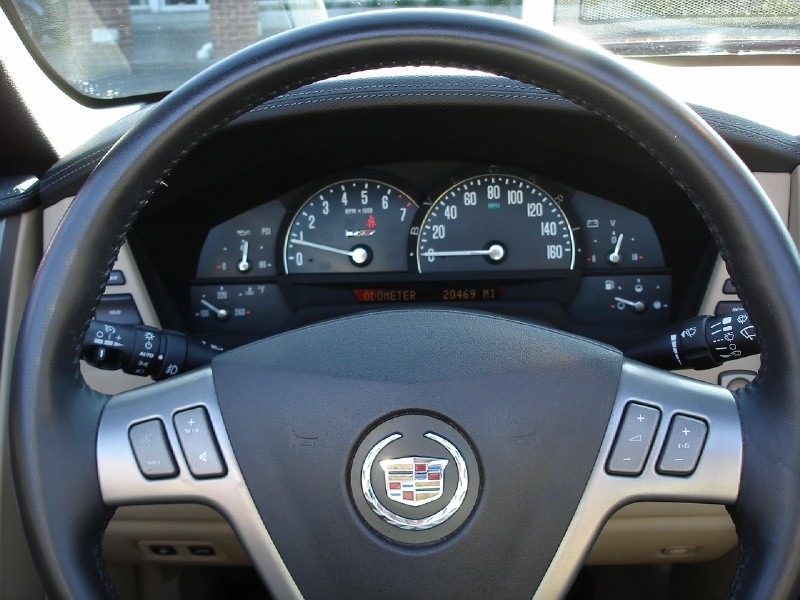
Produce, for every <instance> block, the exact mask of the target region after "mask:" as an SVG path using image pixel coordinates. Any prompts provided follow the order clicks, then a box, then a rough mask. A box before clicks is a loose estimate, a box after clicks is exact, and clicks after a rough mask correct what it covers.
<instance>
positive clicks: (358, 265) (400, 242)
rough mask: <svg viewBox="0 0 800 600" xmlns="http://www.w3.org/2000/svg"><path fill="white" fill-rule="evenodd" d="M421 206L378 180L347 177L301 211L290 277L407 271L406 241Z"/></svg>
mask: <svg viewBox="0 0 800 600" xmlns="http://www.w3.org/2000/svg"><path fill="white" fill-rule="evenodd" d="M416 212H417V204H416V203H415V202H414V200H412V199H411V197H410V196H408V195H407V194H406V193H405V192H402V191H401V190H399V189H398V188H396V187H394V186H392V185H389V184H388V183H384V182H382V181H376V180H373V179H347V180H344V181H339V182H337V183H335V184H333V185H329V186H327V187H325V188H323V189H321V190H318V191H317V192H315V193H314V194H313V195H312V196H311V197H310V198H308V199H307V200H306V201H305V203H303V205H302V206H301V207H300V209H299V210H298V211H297V213H296V214H295V216H294V219H293V220H292V223H291V225H290V226H289V231H288V232H287V234H286V242H285V245H284V266H285V268H286V272H287V273H292V274H296V273H347V272H350V273H354V272H360V271H372V272H392V271H407V270H408V260H407V258H406V240H407V239H408V231H409V227H410V226H411V222H412V221H413V219H414V216H415V215H416Z"/></svg>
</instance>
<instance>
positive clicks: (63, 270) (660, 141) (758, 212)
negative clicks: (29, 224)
mask: <svg viewBox="0 0 800 600" xmlns="http://www.w3.org/2000/svg"><path fill="white" fill-rule="evenodd" d="M403 65H442V66H453V67H460V68H466V69H473V70H480V71H486V72H491V73H495V74H498V75H503V76H506V77H509V78H512V79H515V80H518V81H521V82H525V83H531V84H535V85H538V86H541V87H544V88H547V89H550V90H552V91H555V92H557V93H559V94H561V95H562V96H564V97H565V98H568V99H571V100H573V101H575V102H576V103H578V104H581V105H582V106H584V107H586V108H587V109H588V110H590V111H592V112H595V113H597V114H599V115H601V116H602V117H603V118H605V119H606V120H608V121H609V122H611V123H612V124H614V125H615V126H616V127H618V128H619V129H621V130H622V131H624V132H625V133H626V134H627V135H629V136H630V137H631V138H632V139H633V140H635V141H636V142H637V143H638V144H639V145H640V146H642V148H644V149H645V150H646V151H647V152H648V153H649V154H651V155H652V156H653V157H654V158H655V159H656V160H657V161H658V162H659V163H660V164H662V165H663V166H664V168H665V169H666V170H667V171H668V172H669V173H670V174H671V175H672V177H673V178H674V179H675V181H676V182H677V183H678V184H679V185H680V186H681V187H682V189H684V190H685V191H686V193H687V195H688V196H689V197H690V199H691V200H692V202H693V203H694V204H695V206H696V207H697V209H698V210H699V211H700V212H701V214H702V215H703V217H704V218H705V220H706V222H707V223H708V225H709V227H710V229H711V232H712V234H713V235H714V238H715V239H716V241H717V244H718V246H719V248H720V251H721V254H722V256H723V258H724V259H725V260H726V263H727V264H728V266H729V270H730V273H731V276H732V278H733V279H734V282H735V284H736V286H737V289H738V290H739V292H740V294H741V297H742V300H743V302H744V303H745V306H746V308H747V310H748V311H749V312H750V314H751V316H752V318H753V321H754V322H755V323H756V324H757V326H758V332H759V337H760V343H761V348H762V360H763V363H764V366H763V367H762V371H761V373H760V374H759V377H758V378H757V380H756V381H755V382H754V383H753V384H752V385H750V386H748V387H747V388H744V389H742V390H740V391H738V392H737V394H736V399H737V405H738V408H739V413H740V418H741V422H742V431H743V448H744V461H743V469H742V476H741V485H740V493H739V498H738V500H737V502H736V503H735V505H733V506H732V507H731V514H732V516H733V518H734V521H735V523H736V527H737V533H738V536H739V540H740V564H739V568H738V570H737V574H736V579H735V581H734V582H733V586H732V588H731V597H735V598H740V597H741V598H790V597H794V596H796V595H797V593H798V591H800V587H799V586H798V581H799V580H800V564H798V561H797V560H796V557H795V556H794V552H795V549H796V548H797V547H799V546H800V514H799V513H800V511H795V510H792V509H791V507H796V506H798V505H800V477H798V470H799V467H800V464H799V462H798V461H800V452H799V451H798V450H800V427H797V426H796V424H797V423H800V397H799V396H800V388H798V386H796V385H795V382H796V381H797V380H798V375H800V345H798V344H797V343H796V338H797V334H798V332H800V305H798V304H797V303H796V302H791V301H787V299H793V298H800V278H798V272H799V271H798V265H800V262H798V255H797V252H796V250H795V248H794V245H793V243H792V241H791V239H790V238H789V237H788V235H787V233H786V230H785V229H784V228H783V226H782V224H781V223H780V220H779V218H778V217H777V215H776V213H775V211H774V210H773V209H772V207H771V205H770V203H769V201H768V200H767V199H766V197H765V195H764V193H763V191H762V190H761V189H760V187H759V186H758V184H757V183H756V182H755V180H754V179H753V177H752V175H751V174H750V173H749V171H748V170H747V168H746V167H745V165H744V164H743V163H742V162H741V161H740V160H739V159H738V157H736V156H735V155H734V153H733V152H732V151H731V150H730V149H729V148H728V147H727V145H726V144H725V143H724V142H723V141H722V140H721V139H720V138H719V137H718V136H717V135H716V133H714V132H713V131H712V130H711V128H710V127H708V126H707V125H706V124H705V123H704V122H703V121H702V120H701V119H700V118H699V117H698V116H697V115H696V114H695V113H693V112H692V111H691V110H690V109H688V108H687V107H686V106H684V105H682V104H680V103H677V102H675V101H674V100H672V99H670V98H669V97H667V96H666V95H665V94H663V93H662V92H660V91H659V90H657V89H656V88H654V87H653V86H652V85H650V84H648V83H647V82H645V81H644V80H642V79H641V78H640V77H638V76H637V75H635V74H633V73H632V72H631V71H629V70H628V69H627V68H626V67H625V66H623V65H622V64H621V63H620V62H619V61H617V60H616V59H615V58H613V57H611V56H610V55H607V54H604V53H602V52H599V51H597V50H594V49H589V48H585V47H582V46H577V45H574V44H573V43H570V42H567V41H564V40H562V39H559V38H558V37H556V36H555V35H553V34H552V33H547V32H543V31H537V30H533V29H530V28H528V27H526V26H524V25H523V24H521V23H518V22H513V21H511V20H505V19H498V18H489V17H485V16H482V15H478V14H474V13H465V12H458V13H456V12H449V11H432V10H425V11H415V10H400V11H386V12H375V13H369V14H362V15H356V16H351V17H345V18H341V19H333V20H330V21H327V22H324V23H321V24H318V25H314V26H310V27H306V28H303V29H298V30H294V31H291V32H288V33H286V34H282V35H280V36H277V37H274V38H270V39H267V40H264V41H263V42H261V43H259V44H256V45H254V46H252V47H250V48H247V49H245V50H243V51H241V52H239V53H237V54H235V55H233V56H231V57H229V58H227V59H225V60H223V61H221V62H220V63H218V64H216V65H214V66H213V67H211V68H210V69H208V70H207V71H205V72H203V73H201V74H200V75H198V76H196V77H195V78H193V79H192V80H190V81H189V82H187V83H186V84H184V85H183V86H182V87H181V88H179V89H178V90H176V91H175V92H173V93H171V94H170V95H169V96H167V97H166V98H165V99H164V100H163V101H161V102H160V103H159V104H158V105H156V106H155V107H154V108H153V109H152V110H151V111H150V113H149V114H148V115H147V116H146V117H145V118H144V119H143V120H142V122H140V123H139V125H137V126H136V127H134V128H133V129H132V130H131V131H129V132H128V133H127V134H126V135H125V136H124V137H123V138H122V139H121V140H120V141H119V142H118V143H117V144H116V145H115V146H114V147H113V148H112V150H111V151H110V152H109V153H108V155H107V156H106V157H105V158H104V159H103V161H102V162H101V163H100V165H99V166H98V167H97V169H96V170H95V172H94V173H93V174H92V176H91V177H90V178H89V179H88V181H87V182H86V184H85V185H84V186H83V188H82V189H81V191H80V193H79V194H78V196H77V197H76V199H75V201H74V203H73V205H72V206H71V208H70V209H69V211H68V213H67V215H66V217H65V218H64V220H63V222H62V223H61V225H60V226H59V228H58V230H57V232H56V235H55V237H54V239H53V241H52V243H51V245H50V247H49V249H48V252H47V253H46V256H45V258H44V260H43V261H42V264H41V266H40V268H39V271H38V274H37V276H36V279H35V282H34V286H33V289H32V291H31V295H30V298H29V302H28V306H27V308H26V311H25V315H24V318H23V322H22V325H21V328H20V332H19V342H18V346H17V355H16V361H15V366H14V373H13V389H12V404H11V415H10V424H11V443H12V458H13V468H14V476H15V482H16V486H17V491H18V495H19V501H20V507H21V510H22V517H23V522H24V526H25V529H26V532H27V535H28V538H29V541H30V543H31V547H32V550H33V554H34V557H35V560H36V563H37V565H38V567H39V569H40V573H41V576H42V579H43V581H44V584H45V587H46V590H47V593H48V594H49V595H50V596H52V597H54V598H62V597H63V598H82V599H89V598H103V597H108V596H109V595H113V589H112V587H111V586H110V584H109V581H108V578H107V575H106V573H105V571H104V568H103V565H102V560H101V554H100V541H101V539H102V534H103V531H104V529H105V526H106V524H107V521H108V519H109V518H110V515H111V510H110V509H109V508H108V507H106V506H105V504H104V503H103V500H102V496H101V492H100V486H99V483H98V475H97V471H96V464H97V463H96V461H97V458H96V448H95V439H96V436H97V428H98V423H99V420H100V415H101V413H102V410H103V407H104V406H105V404H106V402H107V401H108V397H107V396H104V395H102V394H99V393H96V392H93V391H91V390H89V389H88V387H87V386H86V384H85V383H84V382H83V381H82V378H81V376H80V372H79V369H78V350H79V346H80V343H81V340H82V338H83V334H84V332H85V330H86V328H87V324H88V322H89V320H90V319H91V317H92V315H93V312H94V309H95V307H96V305H97V302H98V299H99V297H100V295H101V294H102V291H103V288H104V285H105V283H106V281H107V279H108V275H109V271H110V269H111V266H112V265H113V262H114V259H115V257H116V255H117V252H118V250H119V248H120V246H121V244H122V242H123V240H124V238H125V235H126V234H127V232H128V231H129V229H130V227H131V225H132V223H133V222H134V220H135V218H136V216H137V214H138V213H139V211H140V210H141V208H142V207H143V206H144V205H145V204H146V203H147V202H148V200H149V199H150V197H151V196H152V195H153V193H154V190H156V189H157V186H158V185H159V183H160V182H161V181H162V180H163V179H164V178H165V177H167V176H168V174H169V172H170V171H171V169H172V168H173V167H174V166H175V165H176V164H177V163H178V162H180V161H181V160H182V159H183V158H184V157H185V156H186V155H187V154H188V153H189V152H191V150H192V149H194V148H195V147H197V146H198V145H199V144H200V143H201V142H202V141H203V140H205V139H206V138H208V137H209V136H210V135H212V134H213V133H214V132H215V131H216V130H218V129H219V128H221V127H222V126H224V125H225V124H227V123H228V122H230V121H231V120H233V119H234V118H236V117H237V116H239V115H241V114H242V113H244V112H246V111H247V110H249V109H250V108H252V107H254V106H257V105H259V104H261V103H263V102H265V101H267V100H269V99H271V98H273V97H276V96H278V95H281V94H283V93H285V92H287V91H289V90H292V89H295V88H298V87H301V86H303V85H305V84H308V83H312V82H314V81H318V80H321V79H325V78H329V77H332V76H335V75H340V74H346V73H351V72H355V71H361V70H368V69H373V68H382V67H388V66H403ZM67 450H68V451H67ZM787 507H790V509H789V510H787Z"/></svg>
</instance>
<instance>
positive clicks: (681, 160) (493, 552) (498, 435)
mask: <svg viewBox="0 0 800 600" xmlns="http://www.w3.org/2000/svg"><path fill="white" fill-rule="evenodd" d="M399 65H447V66H455V67H462V68H467V69H477V70H481V71H487V72H491V73H495V74H498V75H504V76H507V77H510V78H512V79H515V80H518V81H522V82H526V83H535V84H536V85H540V86H543V87H545V88H548V89H550V90H553V91H556V92H558V93H559V94H561V95H562V96H564V97H566V98H569V99H571V100H573V101H575V102H577V103H579V104H581V105H583V106H584V107H586V108H587V109H588V110H590V111H593V112H595V113H597V114H599V115H601V116H602V117H603V118H605V119H607V120H608V121H610V122H611V123H613V124H614V125H615V126H616V127H618V128H619V129H621V130H622V131H624V132H625V133H626V134H627V135H629V136H630V137H631V138H632V139H633V140H635V141H636V142H637V143H638V144H639V145H640V146H641V147H642V148H643V149H644V150H646V151H647V152H648V153H650V154H651V155H652V156H653V157H654V158H655V159H656V160H657V161H659V162H660V163H661V164H662V165H663V167H664V168H665V169H666V170H667V171H668V172H669V173H670V174H671V175H672V177H673V178H674V179H675V181H676V182H678V184H679V185H680V186H681V187H682V188H683V189H684V190H685V192H686V193H687V195H688V196H689V197H690V198H691V200H692V201H693V202H694V204H695V205H696V206H697V209H698V210H699V211H700V212H701V213H702V215H703V217H704V218H705V219H706V222H707V223H708V226H709V228H710V229H711V232H712V233H713V235H714V237H715V239H716V241H717V244H718V246H719V248H720V251H721V253H722V256H723V257H724V258H725V260H726V262H727V264H728V266H729V269H730V273H731V275H732V277H733V278H734V281H735V284H736V287H737V289H738V290H739V291H740V293H741V297H742V300H743V301H744V303H745V305H746V307H747V310H748V311H749V313H750V315H751V316H752V319H753V321H754V322H755V323H756V324H757V326H758V331H759V335H760V343H761V348H762V360H763V363H764V366H763V368H762V371H761V373H760V374H759V377H758V378H757V380H756V381H755V382H754V383H753V384H752V385H750V386H748V387H746V388H744V389H742V390H739V391H737V392H736V393H735V395H733V394H731V393H730V392H728V391H727V390H724V389H722V388H720V387H717V386H711V385H707V384H702V383H699V382H696V381H693V380H690V379H687V378H684V377H680V376H677V375H673V374H670V373H667V372H663V371H659V370H656V369H653V368H649V367H646V366H644V365H641V364H637V363H634V362H632V361H628V360H626V359H624V357H623V356H621V354H620V353H619V352H618V351H616V350H615V349H612V348H609V347H607V346H604V345H602V344H598V343H596V342H593V341H591V340H587V339H583V338H579V337H576V336H572V335H568V334H566V333H563V332H559V331H555V330H551V329H548V328H545V327H540V326H535V325H531V324H526V323H521V322H518V321H514V320H510V319H505V318H499V317H495V316H490V315H486V314H481V313H477V312H469V311H455V310H436V309H432V308H416V309H409V310H402V311H398V310H394V311H386V312H370V313H365V314H359V315H357V316H352V317H347V318H342V319H338V320H334V321H329V322H324V323H320V324H316V325H312V326H309V327H306V328H304V329H300V330H297V331H291V332H288V333H285V334H282V335H279V336H276V337H273V338H271V339H266V340H263V341H261V342H257V343H255V344H252V345H250V346H247V347H246V348H242V349H238V350H235V351H231V352H227V353H225V354H223V355H220V356H219V357H218V358H216V359H215V360H214V361H213V363H212V364H211V365H210V366H209V367H206V368H203V369H199V370H196V371H193V372H190V373H187V374H184V375H181V376H178V377H175V378H173V379H170V380H167V381H165V382H161V383H157V384H153V385H149V386H146V387H144V388H140V389H137V390H134V391H131V392H126V393H123V394H120V395H118V396H114V397H109V396H106V395H103V394H100V393H97V392H95V391H93V390H91V389H89V388H88V386H87V385H86V384H85V383H84V382H83V380H82V378H81V376H80V372H79V369H78V351H79V346H80V343H81V340H82V338H83V335H84V332H85V331H86V329H87V325H88V323H89V320H90V319H91V317H92V314H93V311H94V308H95V306H96V304H97V302H98V299H99V297H100V295H101V293H102V291H103V288H104V284H105V282H106V281H107V279H108V275H109V271H110V269H111V265H112V264H113V262H114V259H115V257H116V254H117V252H118V250H119V248H120V245H121V244H122V241H123V239H124V238H125V235H126V234H127V233H128V231H129V230H130V227H131V224H132V223H133V222H134V220H135V219H136V216H137V214H138V213H139V211H140V210H141V208H142V207H143V206H144V205H145V203H146V202H147V201H148V200H149V199H150V197H151V196H152V195H153V192H154V190H155V189H156V187H157V186H158V185H159V182H161V181H162V180H163V179H164V178H165V177H166V176H167V175H168V174H169V173H170V171H171V169H172V168H173V167H174V166H175V165H176V164H177V163H178V162H180V161H181V160H182V159H183V158H184V157H185V156H186V155H187V154H188V153H189V152H190V151H191V150H192V149H193V148H195V147H196V146H197V145H198V144H200V143H201V142H202V141H203V140H205V139H206V138H207V137H209V136H210V135H212V134H213V133H214V132H215V131H216V130H218V129H219V128H220V127H222V126H224V125H225V124H226V123H228V122H229V121H231V120H232V119H234V118H236V117H237V116H238V115H241V114H242V113H243V112H245V111H247V110H248V109H250V108H252V107H254V106H256V105H258V104H260V103H263V102H264V101H266V100H269V99H270V98H273V97H276V96H278V95H280V94H283V93H285V92H287V91H289V90H292V89H295V88H298V87H300V86H302V85H305V84H308V83H311V82H314V81H318V80H321V79H324V78H328V77H331V76H334V75H339V74H344V73H350V72H354V71H359V70H366V69H372V68H377V67H387V66H399ZM798 264H799V263H798V255H797V252H796V251H795V249H794V246H793V244H792V241H791V239H790V238H789V237H788V234H787V232H786V230H785V229H784V227H783V226H782V224H781V223H780V220H779V218H778V217H777V216H776V213H775V212H774V210H773V209H772V207H771V205H770V204H769V202H768V201H767V199H766V198H765V196H764V193H763V192H762V190H761V189H760V188H759V186H758V185H757V183H756V182H755V180H754V179H753V177H752V176H751V174H750V173H749V172H748V170H747V168H746V167H745V166H744V164H742V162H741V161H740V160H739V159H738V158H737V157H736V156H735V155H734V154H733V152H732V151H731V150H730V149H729V148H728V147H727V146H726V145H725V143H724V142H723V141H722V140H721V139H720V138H719V137H718V136H717V135H716V134H715V133H714V132H713V131H712V130H711V129H710V128H709V127H708V126H707V125H706V124H705V123H704V122H703V121H702V120H701V119H700V118H699V117H697V115H695V114H694V113H693V112H692V111H691V110H689V109H688V108H687V107H685V106H684V105H682V104H679V103H676V102H675V101H673V100H671V99H670V98H668V97H667V96H666V95H664V94H663V93H662V92H660V91H658V90H657V89H655V88H654V87H652V86H651V85H649V84H648V83H646V82H644V81H643V80H642V79H640V78H639V77H638V76H636V75H634V74H632V73H631V72H630V71H629V70H628V69H627V68H626V67H625V66H623V65H622V64H621V63H620V62H618V61H617V60H616V59H614V58H613V57H611V56H609V55H606V54H604V53H602V52H599V51H597V50H593V49H587V48H585V47H582V46H578V45H573V44H572V43H568V42H566V41H564V40H562V39H559V38H558V37H556V36H555V35H554V34H552V33H547V32H543V31H537V30H534V29H530V28H528V27H527V26H524V25H523V24H521V23H518V22H513V21H510V20H504V19H498V18H493V17H486V16H481V15H478V14H472V13H463V12H458V13H455V12H448V11H430V10H425V11H424V12H420V11H414V10H408V11H405V10H404V11H387V12H375V13H370V14H363V15H357V16H352V17H345V18H341V19H333V20H330V21H327V22H325V23H322V24H319V25H314V26H311V27H307V28H303V29H298V30H294V31H291V32H288V33H286V34H283V35H280V36H277V37H275V38H271V39H267V40H264V41H263V42H261V43H259V44H256V45H255V46H252V47H250V48H247V49H245V50H243V51H241V52H239V53H237V54H235V55H233V56H231V57H229V58H227V59H225V60H223V61H221V62H220V63H218V64H216V65H214V66H213V67H211V68H210V69H208V70H207V71H205V72H203V73H201V74H200V75H198V76H197V77H195V78H194V79H192V80H190V81H189V82H187V83H186V84H185V85H183V86H182V87H181V88H179V89H178V90H176V91H175V92H173V93H172V94H170V95H169V96H167V97H166V98H165V99H164V100H163V101H161V102H159V103H158V105H156V106H155V107H154V108H153V109H152V111H151V112H149V113H148V115H147V116H146V117H145V118H144V119H143V120H142V121H141V122H140V123H139V124H138V125H137V126H136V127H134V128H133V129H132V130H131V131H129V132H128V133H127V134H126V135H125V136H124V137H123V138H122V139H121V140H120V141H119V142H118V143H117V144H116V146H114V148H112V150H111V151H110V152H109V153H108V155H107V156H106V157H105V158H104V159H103V161H102V162H101V163H100V165H99V166H98V167H97V169H96V170H95V172H94V173H93V174H92V175H91V177H90V178H89V179H88V181H87V182H86V184H85V185H84V186H83V188H82V189H81V191H80V193H79V194H78V196H77V197H76V199H75V201H74V202H73V205H72V206H71V207H70V209H69V211H68V213H67V215H66V217H65V218H64V220H63V222H62V223H61V225H60V227H59V228H58V230H57V232H56V235H55V237H54V239H53V241H52V243H51V245H50V247H49V249H48V251H47V253H46V256H45V257H44V260H43V261H42V264H41V266H40V268H39V271H38V274H37V276H36V279H35V281H34V285H33V289H32V291H31V295H30V299H29V302H28V306H27V309H26V311H25V315H24V318H23V322H22V325H21V329H20V332H19V343H18V347H17V355H16V361H15V366H14V374H13V397H12V406H11V418H10V423H11V442H12V451H13V468H14V475H15V481H16V485H17V490H18V494H19V501H20V507H21V509H22V517H23V521H24V525H25V529H26V532H27V535H28V538H29V540H30V544H31V547H32V550H33V554H34V557H35V560H36V563H37V565H38V567H39V569H40V573H41V576H42V578H43V581H44V584H45V587H46V590H47V593H48V595H49V596H51V597H53V598H79V599H81V600H87V599H91V598H106V597H109V596H113V595H114V592H113V588H112V586H111V585H110V583H109V580H108V577H107V575H106V573H105V571H104V569H103V564H102V560H101V551H100V544H101V539H102V535H103V531H104V529H105V526H106V524H107V522H108V519H109V518H110V516H111V514H112V512H113V507H116V506H120V505H126V504H137V503H159V502H198V503H204V504H207V505H210V506H212V507H214V508H216V509H217V510H218V511H219V512H220V513H222V514H223V515H224V516H225V517H226V518H227V519H228V520H229V522H230V524H231V526H232V527H233V529H234V531H235V532H236V533H237V535H238V537H239V539H240V540H241V542H242V544H243V546H244V547H245V548H246V550H247V552H248V553H249V555H250V557H251V559H252V561H253V564H254V566H255V568H256V569H257V570H258V572H259V574H260V576H261V577H262V578H263V580H264V581H265V583H266V584H267V585H268V587H269V588H270V590H271V591H272V592H273V593H274V594H275V595H276V596H277V597H280V598H299V597H300V596H301V595H302V596H307V597H330V596H346V597H352V598H355V597H365V598H374V597H401V596H402V597H409V596H417V595H422V594H425V595H427V596H430V597H457V598H472V597H479V598H485V597H519V598H523V597H524V598H531V597H535V598H556V597H560V596H563V595H564V594H566V592H567V590H568V589H569V585H570V583H571V581H572V579H573V577H574V576H575V574H576V572H577V570H578V569H579V567H580V565H581V563H582V559H583V558H584V557H585V555H586V554H587V552H588V551H589V549H590V547H591V544H592V542H593V540H594V538H595V536H596V535H597V533H598V532H599V530H600V528H601V527H602V525H603V523H604V522H605V520H606V519H607V518H608V517H609V516H610V514H612V513H613V512H614V511H615V510H616V509H617V508H619V507H620V506H622V505H624V504H627V503H630V502H634V501H639V500H673V501H690V502H714V503H723V504H726V505H729V506H730V512H731V514H732V516H733V519H734V521H735V523H736V528H737V533H738V537H739V540H740V543H739V555H740V563H739V568H738V570H737V572H736V577H735V581H734V582H733V584H732V587H731V597H735V598H748V599H758V598H765V599H766V598H769V599H775V598H790V597H795V596H796V595H797V594H798V591H800V590H799V588H798V565H799V564H800V561H798V559H797V554H796V549H797V548H798V547H800V539H798V534H800V511H798V510H796V509H797V507H798V506H800V498H798V492H799V491H800V477H798V461H800V437H799V436H800V426H798V424H800V414H798V413H799V412H800V386H798V385H797V381H798V376H800V363H799V361H800V345H798V344H797V335H798V332H800V305H798V303H797V302H795V301H794V300H795V299H797V298H800V278H798V272H800V271H798ZM144 358H146V357H144ZM684 430H688V431H691V432H692V433H691V436H692V437H691V438H690V439H691V440H692V444H691V445H692V446H693V448H692V450H691V451H690V452H689V453H688V454H676V452H678V450H677V448H682V447H681V446H678V444H679V443H680V442H681V439H680V436H681V435H687V436H688V435H689V434H687V433H685V432H684ZM637 436H638V440H637ZM639 440H641V441H642V443H640V444H638V445H637V444H636V442H637V441H639ZM631 444H633V445H631ZM698 448H699V449H701V450H702V451H701V452H700V453H699V458H698V457H696V456H695V458H694V459H693V458H692V452H694V453H695V454H697V452H696V450H697V449H698ZM134 449H135V450H136V451H135V452H134ZM679 456H681V457H684V459H685V461H686V462H685V464H683V465H679V464H678V462H675V461H676V460H677V459H678V457H679ZM695 459H696V464H695ZM670 461H673V462H670Z"/></svg>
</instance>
